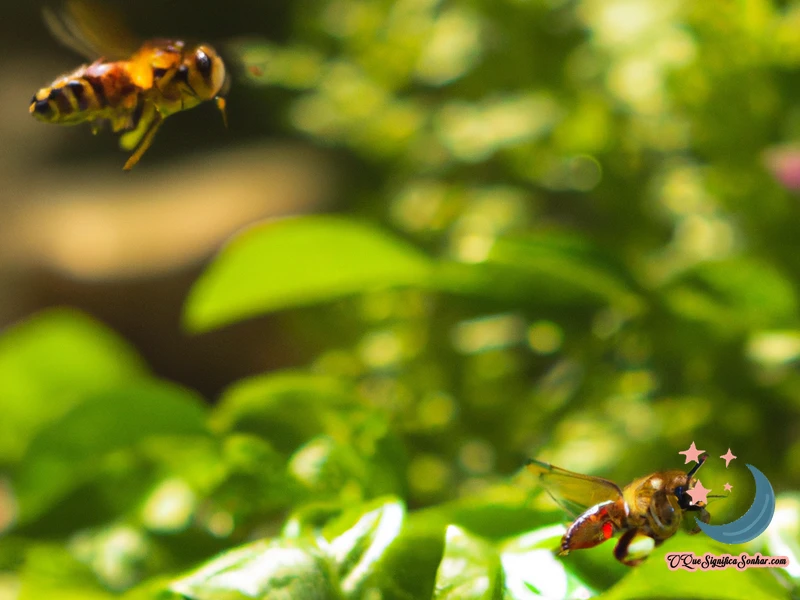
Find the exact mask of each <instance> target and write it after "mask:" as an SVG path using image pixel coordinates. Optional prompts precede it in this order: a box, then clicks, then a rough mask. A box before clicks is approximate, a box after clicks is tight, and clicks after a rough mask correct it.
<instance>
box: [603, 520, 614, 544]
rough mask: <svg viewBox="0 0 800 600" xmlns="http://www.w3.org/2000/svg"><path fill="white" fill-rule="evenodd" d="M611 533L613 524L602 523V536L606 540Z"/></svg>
mask: <svg viewBox="0 0 800 600" xmlns="http://www.w3.org/2000/svg"><path fill="white" fill-rule="evenodd" d="M612 535H614V526H613V525H612V524H611V523H603V537H604V538H606V539H607V540H608V539H611V536H612Z"/></svg>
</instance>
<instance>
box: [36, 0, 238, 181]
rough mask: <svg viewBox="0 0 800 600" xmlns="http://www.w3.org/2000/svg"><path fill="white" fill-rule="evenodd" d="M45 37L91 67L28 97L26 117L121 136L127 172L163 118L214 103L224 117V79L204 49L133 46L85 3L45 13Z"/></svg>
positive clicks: (112, 21) (219, 64)
mask: <svg viewBox="0 0 800 600" xmlns="http://www.w3.org/2000/svg"><path fill="white" fill-rule="evenodd" d="M44 20H45V23H46V25H47V26H48V28H49V29H50V32H51V33H52V34H53V35H54V36H55V37H56V39H58V40H59V41H61V42H62V43H63V44H64V45H66V46H67V47H69V48H71V49H72V50H74V51H76V52H78V53H79V54H82V55H83V56H84V57H86V58H89V59H90V60H93V61H94V62H92V63H91V64H88V65H83V66H81V67H79V68H78V69H76V70H75V71H73V72H72V73H67V74H66V75H63V76H61V77H59V78H58V79H56V80H55V81H54V82H53V83H52V84H50V86H49V87H44V88H42V89H40V90H39V91H38V92H36V94H35V95H34V96H33V99H32V100H31V105H30V109H29V110H30V113H31V114H32V115H33V116H34V117H36V118H37V119H38V120H40V121H44V122H46V123H59V124H63V125H74V124H78V123H84V122H88V123H89V124H90V125H91V127H92V132H93V133H97V131H98V130H99V129H100V127H101V125H102V124H103V123H109V124H110V126H111V129H112V131H114V132H115V133H122V136H121V138H120V147H122V148H123V149H124V150H128V151H132V152H133V153H132V154H131V156H130V158H129V159H128V161H127V162H126V163H125V166H124V167H123V168H124V169H125V170H130V169H131V168H132V167H133V166H134V165H135V164H136V163H137V162H139V159H140V158H141V157H142V155H143V154H144V153H145V151H146V150H147V149H148V148H149V147H150V145H151V144H152V143H153V138H154V137H155V134H156V132H157V131H158V128H159V127H160V126H161V124H162V123H163V122H164V119H166V118H167V117H168V116H170V115H172V114H174V113H176V112H180V111H182V110H188V109H190V108H194V107H195V106H197V105H198V104H200V103H202V102H205V101H207V100H214V101H215V102H216V105H217V107H218V108H219V110H220V112H221V113H222V118H223V121H224V122H225V124H226V125H227V121H226V117H225V97H224V96H225V94H226V93H227V91H228V87H229V76H228V74H227V72H226V69H225V64H224V63H223V61H222V58H220V56H219V54H218V53H217V51H216V50H214V48H212V47H211V46H210V45H208V44H197V45H192V44H188V43H186V42H184V41H181V40H166V39H158V40H150V41H145V42H141V43H140V42H138V41H137V40H136V39H135V38H134V37H133V36H132V35H131V34H130V33H128V31H127V29H126V28H125V27H124V25H123V24H122V22H121V20H120V19H119V18H118V17H117V15H116V14H114V13H112V12H109V10H107V9H105V8H104V7H103V6H102V5H100V4H99V3H94V2H90V1H89V0H66V1H65V2H64V4H63V5H62V6H61V10H60V11H58V12H56V11H54V10H51V9H45V11H44Z"/></svg>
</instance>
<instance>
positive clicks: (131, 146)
mask: <svg viewBox="0 0 800 600" xmlns="http://www.w3.org/2000/svg"><path fill="white" fill-rule="evenodd" d="M137 114H138V115H139V118H138V122H137V123H136V126H135V129H132V130H131V131H128V132H127V133H125V134H123V135H122V137H121V138H120V146H121V147H122V148H123V149H125V150H133V154H131V156H130V158H129V159H128V161H127V162H126V163H125V166H124V167H123V169H125V170H126V171H129V170H131V169H132V168H133V166H134V165H135V164H136V163H137V162H139V159H140V158H142V155H143V154H144V153H145V151H146V150H147V149H148V148H149V147H150V144H152V143H153V138H154V137H155V135H156V132H157V131H158V128H159V127H160V126H161V123H162V122H163V121H164V117H163V116H162V115H161V113H160V112H159V111H158V109H157V108H156V106H155V105H154V104H153V103H152V102H147V101H145V103H144V104H143V106H142V108H141V111H140V112H139V111H137Z"/></svg>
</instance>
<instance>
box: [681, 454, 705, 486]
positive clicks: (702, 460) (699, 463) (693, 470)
mask: <svg viewBox="0 0 800 600" xmlns="http://www.w3.org/2000/svg"><path fill="white" fill-rule="evenodd" d="M707 459H708V452H703V454H701V455H700V460H699V461H697V464H696V465H695V466H693V467H692V468H691V469H690V470H689V472H688V473H687V474H686V477H687V479H691V478H692V477H693V476H694V474H695V473H697V471H698V469H700V467H702V466H703V463H705V462H706V460H707Z"/></svg>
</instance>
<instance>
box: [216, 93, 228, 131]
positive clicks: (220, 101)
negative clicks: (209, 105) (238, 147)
mask: <svg viewBox="0 0 800 600" xmlns="http://www.w3.org/2000/svg"><path fill="white" fill-rule="evenodd" d="M214 102H216V103H217V108H218V109H219V112H221V113H222V122H223V123H224V124H225V129H227V128H228V113H227V112H225V98H224V97H222V96H217V97H216V98H214Z"/></svg>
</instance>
